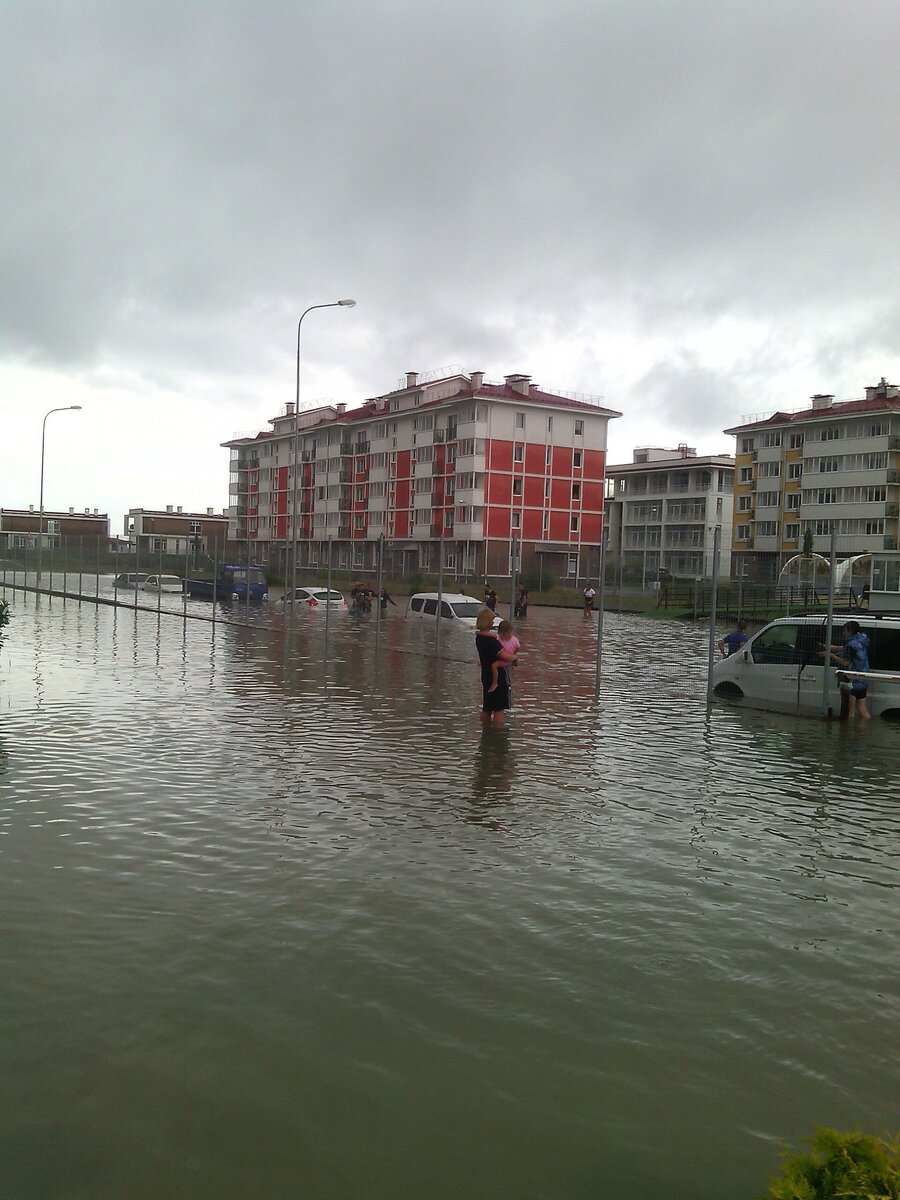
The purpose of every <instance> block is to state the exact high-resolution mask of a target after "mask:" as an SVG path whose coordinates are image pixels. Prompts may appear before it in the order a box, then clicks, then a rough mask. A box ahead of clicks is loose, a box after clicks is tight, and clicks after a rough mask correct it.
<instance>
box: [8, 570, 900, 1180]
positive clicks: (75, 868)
mask: <svg viewBox="0 0 900 1200" xmlns="http://www.w3.org/2000/svg"><path fill="white" fill-rule="evenodd" d="M7 598H8V599H9V600H10V604H11V608H12V615H13V620H12V622H11V624H10V626H9V628H8V630H7V631H6V632H7V636H6V639H5V641H4V643H3V647H2V650H0V868H2V869H0V939H2V955H3V959H2V961H3V986H2V988H0V1019H2V1032H3V1037H2V1043H0V1068H2V1069H0V1099H2V1104H3V1112H4V1119H3V1121H2V1123H0V1195H2V1196H3V1197H4V1200H113V1198H114V1200H138V1198H141V1200H143V1198H150V1197H153V1198H155V1197H173V1198H175V1197H177V1198H178V1200H201V1198H203V1200H213V1198H214V1200H232V1198H234V1200H238V1198H239V1200H245V1198H256V1197H265V1198H266V1200H281V1198H284V1200H288V1198H291V1200H294V1198H296V1197H315V1198H316V1200H319V1198H321V1200H332V1198H333V1200H338V1198H340V1200H349V1198H356V1197H359V1198H360V1200H362V1198H364V1197H365V1198H373V1200H380V1198H382V1197H383V1198H385V1200H388V1198H391V1200H394V1198H396V1197H428V1198H429V1200H432V1198H434V1200H444V1198H446V1200H451V1198H452V1200H460V1198H463V1197H465V1198H466V1200H520V1198H521V1200H538V1198H546V1200H568V1198H573V1200H574V1198H579V1200H581V1198H584V1200H588V1198H598V1197H603V1198H604V1200H625V1198H626V1197H627V1198H628V1200H634V1198H635V1197H640V1198H641V1200H657V1198H658V1200H705V1198H709V1200H713V1198H715V1200H725V1198H728V1197H747V1198H749V1197H753V1196H756V1195H758V1194H759V1193H760V1192H761V1191H762V1189H763V1187H764V1184H765V1180H766V1179H767V1177H769V1176H770V1175H771V1174H772V1173H773V1172H774V1171H775V1169H776V1168H777V1164H778V1153H779V1148H780V1146H781V1145H782V1143H785V1142H786V1143H792V1144H796V1143H797V1142H798V1141H799V1139H800V1138H802V1137H805V1136H807V1135H809V1134H811V1133H812V1131H813V1129H814V1127H815V1126H816V1125H818V1124H829V1125H835V1126H838V1127H842V1128H854V1127H861V1128H863V1129H867V1130H870V1131H872V1132H882V1131H884V1130H886V1129H887V1128H889V1127H890V1125H891V1123H892V1120H893V1118H894V1117H895V1115H896V1079H895V1078H894V1076H893V1073H892V1071H893V1067H892V1061H891V1052H890V1047H891V1045H892V1044H893V1039H894V1035H895V1032H896V1017H897V1012H896V1006H895V997H896V985H897V973H896V959H897V955H896V951H897V913H898V891H897V875H896V851H897V846H898V826H900V817H898V806H900V794H898V790H900V789H898V787H897V778H896V762H897V745H898V740H897V739H898V736H900V735H898V731H897V728H896V727H892V726H888V725H885V724H883V723H880V722H876V721H873V722H871V723H870V724H869V725H868V726H866V725H859V726H848V725H844V726H841V725H837V724H836V725H826V724H824V723H820V722H817V721H810V720H797V719H792V718H788V717H784V716H775V715H770V714H766V713H759V712H752V711H747V710H744V709H739V708H730V707H727V706H724V705H719V704H716V705H714V706H713V707H712V708H711V709H710V710H707V708H706V705H705V696H704V669H705V657H706V634H705V632H704V631H702V630H697V629H693V628H690V627H686V626H682V625H679V624H677V623H674V622H672V623H670V622H654V621H651V620H648V619H645V618H640V617H633V616H627V615H622V616H619V615H615V614H607V616H606V620H605V634H606V646H605V655H604V671H603V680H602V688H601V694H600V697H599V700H597V701H596V702H595V699H594V645H595V643H594V627H593V624H592V623H591V622H587V621H585V620H584V619H583V618H582V617H581V615H580V614H579V613H577V612H561V611H555V612H554V611H547V610H544V611H541V610H535V609H533V610H532V614H531V615H530V616H529V618H528V620H527V622H526V623H524V626H523V632H522V639H523V643H524V646H525V649H526V654H525V655H524V656H523V659H522V665H521V666H520V667H519V668H518V670H517V672H516V675H515V681H514V704H515V708H514V711H513V713H512V714H511V716H510V719H509V721H508V724H507V726H506V728H504V729H503V730H493V729H488V730H486V731H485V730H482V728H481V727H480V724H479V720H478V716H477V707H478V704H479V696H480V692H479V687H478V683H477V672H476V668H475V664H474V660H473V651H472V646H471V637H470V635H465V634H461V633H453V634H447V635H445V637H444V639H443V645H442V647H441V653H442V657H441V658H435V656H434V653H433V650H434V647H433V631H428V630H427V629H425V628H423V626H422V624H421V623H420V624H413V623H412V622H407V621H405V620H404V619H403V615H402V609H398V610H389V615H388V619H387V621H386V623H385V625H384V627H383V629H382V631H381V636H380V638H379V639H378V644H377V646H376V639H375V628H374V622H373V621H372V620H368V621H366V620H363V621H355V620H354V619H353V618H349V617H347V616H346V615H345V614H343V613H339V614H333V620H332V622H331V625H330V630H329V637H328V639H327V642H326V639H325V638H324V632H323V626H324V622H323V620H322V616H321V614H318V615H316V614H311V613H303V614H298V623H297V629H296V631H295V632H294V633H293V635H292V636H291V638H290V639H289V644H288V653H287V655H286V654H285V637H284V634H283V631H282V628H281V625H280V624H279V621H278V618H277V616H276V614H275V613H274V612H273V613H271V614H266V613H265V612H262V613H256V614H251V621H250V624H249V626H246V627H242V626H241V625H239V624H227V623H222V622H219V623H217V625H216V626H215V628H212V627H211V626H210V625H209V624H205V623H200V622H192V621H182V620H180V619H179V618H178V617H173V616H169V615H166V614H165V613H163V614H161V615H160V616H157V615H156V614H154V613H147V612H135V611H129V610H127V609H113V608H103V607H97V606H95V605H93V604H89V603H84V604H79V603H77V602H74V601H72V600H68V601H65V602H63V601H62V600H61V599H59V598H52V599H48V598H47V597H35V596H34V595H30V594H29V595H23V594H22V593H11V592H8V593H7ZM299 618H303V619H299Z"/></svg>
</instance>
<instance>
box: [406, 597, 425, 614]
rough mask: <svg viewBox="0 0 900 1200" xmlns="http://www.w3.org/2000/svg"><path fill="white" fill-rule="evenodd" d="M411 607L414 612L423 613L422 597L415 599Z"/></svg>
mask: <svg viewBox="0 0 900 1200" xmlns="http://www.w3.org/2000/svg"><path fill="white" fill-rule="evenodd" d="M409 607H410V608H411V609H412V610H413V612H421V611H422V597H421V596H416V597H414V599H413V601H412V603H411V604H410V606H409Z"/></svg>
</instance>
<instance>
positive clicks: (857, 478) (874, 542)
mask: <svg viewBox="0 0 900 1200" xmlns="http://www.w3.org/2000/svg"><path fill="white" fill-rule="evenodd" d="M725 432H726V433H730V434H733V435H734V436H735V437H736V438H737V447H736V455H735V472H734V511H733V520H732V542H731V563H732V573H733V574H735V575H737V576H744V577H745V578H748V579H756V580H772V579H776V578H777V577H778V574H779V571H780V570H781V567H782V566H783V565H784V563H785V562H787V560H788V559H789V558H791V557H792V556H793V555H795V554H799V553H800V552H801V551H804V550H807V549H809V550H813V551H817V552H819V553H820V554H827V553H828V552H829V550H830V547H831V533H832V530H834V534H835V549H836V552H837V555H838V557H839V558H841V559H844V558H847V557H849V556H850V555H854V554H864V553H871V552H872V551H876V550H896V549H897V545H898V541H897V538H898V528H897V513H898V505H900V495H898V483H900V388H897V387H896V386H895V385H894V384H889V383H888V382H887V381H886V380H885V379H882V380H881V382H880V383H879V384H877V385H876V386H875V387H869V388H866V395H865V399H862V400H848V401H843V402H840V403H837V404H836V403H835V402H834V397H833V396H828V395H816V396H813V397H812V405H811V407H809V408H805V409H801V410H800V411H799V412H776V413H773V414H772V415H771V416H769V417H766V418H765V419H763V420H758V421H750V422H748V423H747V424H744V425H736V426H734V427H733V428H731V429H726V430H725ZM807 534H809V537H807ZM810 543H811V544H810Z"/></svg>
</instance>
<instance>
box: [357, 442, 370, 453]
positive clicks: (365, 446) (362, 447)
mask: <svg viewBox="0 0 900 1200" xmlns="http://www.w3.org/2000/svg"><path fill="white" fill-rule="evenodd" d="M369 449H370V447H369V443H368V442H357V443H356V453H357V454H368V453H369Z"/></svg>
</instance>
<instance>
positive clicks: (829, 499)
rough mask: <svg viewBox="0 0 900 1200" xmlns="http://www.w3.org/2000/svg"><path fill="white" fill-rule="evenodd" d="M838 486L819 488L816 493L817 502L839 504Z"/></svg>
mask: <svg viewBox="0 0 900 1200" xmlns="http://www.w3.org/2000/svg"><path fill="white" fill-rule="evenodd" d="M838 495H839V489H838V488H819V489H818V490H817V491H816V493H815V496H816V504H837V502H838Z"/></svg>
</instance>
